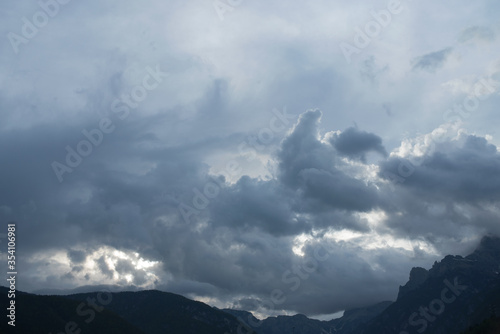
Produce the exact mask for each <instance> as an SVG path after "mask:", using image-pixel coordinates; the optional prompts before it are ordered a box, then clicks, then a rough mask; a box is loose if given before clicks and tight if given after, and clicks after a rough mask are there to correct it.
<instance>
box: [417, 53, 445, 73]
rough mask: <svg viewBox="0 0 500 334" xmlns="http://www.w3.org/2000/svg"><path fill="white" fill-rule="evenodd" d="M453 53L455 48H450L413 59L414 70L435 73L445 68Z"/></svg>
mask: <svg viewBox="0 0 500 334" xmlns="http://www.w3.org/2000/svg"><path fill="white" fill-rule="evenodd" d="M452 51H453V48H452V47H448V48H445V49H443V50H440V51H436V52H431V53H428V54H426V55H423V56H420V57H417V58H415V59H413V69H414V70H423V71H427V72H435V71H436V70H437V69H439V68H441V67H443V65H444V63H445V62H446V60H447V59H448V57H449V56H450V55H451V53H452Z"/></svg>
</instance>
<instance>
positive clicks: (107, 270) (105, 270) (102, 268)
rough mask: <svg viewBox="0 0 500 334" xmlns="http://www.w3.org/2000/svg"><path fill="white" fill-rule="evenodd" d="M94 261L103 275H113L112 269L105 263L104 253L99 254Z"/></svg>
mask: <svg viewBox="0 0 500 334" xmlns="http://www.w3.org/2000/svg"><path fill="white" fill-rule="evenodd" d="M96 263H97V266H98V267H99V270H100V271H101V273H103V274H104V275H105V276H107V277H109V278H111V277H113V270H111V268H110V267H109V265H108V264H107V263H106V258H105V256H104V255H103V256H101V257H100V258H99V259H97V260H96Z"/></svg>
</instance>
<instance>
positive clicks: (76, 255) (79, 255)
mask: <svg viewBox="0 0 500 334" xmlns="http://www.w3.org/2000/svg"><path fill="white" fill-rule="evenodd" d="M68 257H69V259H70V260H71V262H72V263H75V264H79V263H82V262H83V261H85V259H86V258H87V254H85V252H83V251H78V250H70V251H69V252H68Z"/></svg>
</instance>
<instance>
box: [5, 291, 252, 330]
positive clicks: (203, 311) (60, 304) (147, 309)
mask: <svg viewBox="0 0 500 334" xmlns="http://www.w3.org/2000/svg"><path fill="white" fill-rule="evenodd" d="M7 291H8V289H7V288H5V287H0V302H1V303H2V305H8V303H9V300H8V297H7ZM15 301H16V327H15V328H13V327H11V326H9V325H8V324H7V321H1V322H0V333H20V334H38V333H40V334H42V333H43V334H59V333H92V334H156V333H162V334H163V333H179V334H199V333H204V334H237V333H245V334H252V331H251V330H250V329H247V328H245V327H244V326H243V325H242V324H241V323H239V322H238V321H237V320H236V318H235V317H233V316H232V315H230V314H227V313H226V312H222V311H220V310H217V309H216V308H213V307H210V306H208V305H206V304H203V303H201V302H197V301H193V300H190V299H187V298H185V297H182V296H179V295H175V294H172V293H167V292H161V291H139V292H118V293H105V292H93V293H82V294H75V295H68V296H39V295H34V294H28V293H23V292H19V291H17V292H16V298H15ZM79 330H80V331H79Z"/></svg>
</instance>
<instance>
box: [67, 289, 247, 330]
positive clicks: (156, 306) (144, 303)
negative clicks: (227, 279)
mask: <svg viewBox="0 0 500 334" xmlns="http://www.w3.org/2000/svg"><path fill="white" fill-rule="evenodd" d="M95 295H96V294H95V293H82V294H75V295H69V296H66V298H69V299H72V300H76V301H85V300H87V299H88V298H95ZM109 295H110V296H111V300H110V301H109V303H106V305H105V307H106V308H107V309H109V310H111V311H113V312H115V313H116V314H118V315H119V316H121V317H122V318H124V319H128V320H129V321H130V322H131V323H132V324H133V325H135V326H136V327H138V328H139V329H141V330H142V331H144V332H145V333H148V334H157V333H158V334H160V333H161V334H163V333H182V334H195V333H196V334H198V333H206V334H236V333H238V329H239V331H240V332H242V331H243V330H244V329H243V325H242V324H241V323H239V322H238V321H237V320H236V318H235V317H233V316H232V315H229V314H227V313H225V312H222V311H220V310H218V309H215V308H212V307H210V306H208V305H206V304H204V303H201V302H197V301H193V300H190V299H187V298H185V297H182V296H180V295H176V294H173V293H167V292H161V291H156V290H149V291H138V292H118V293H110V294H109ZM103 299H104V298H103ZM244 332H245V333H247V334H250V333H249V332H248V331H247V330H245V331H244Z"/></svg>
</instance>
